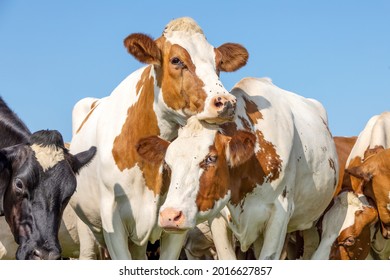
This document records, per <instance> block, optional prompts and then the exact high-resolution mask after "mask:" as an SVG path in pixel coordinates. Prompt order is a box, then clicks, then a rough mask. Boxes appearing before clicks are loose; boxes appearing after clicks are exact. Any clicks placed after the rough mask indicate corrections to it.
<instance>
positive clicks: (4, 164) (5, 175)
mask: <svg viewBox="0 0 390 280" xmlns="http://www.w3.org/2000/svg"><path fill="white" fill-rule="evenodd" d="M9 177H10V171H9V161H8V158H7V157H6V155H5V154H4V153H3V152H2V151H0V216H4V194H5V191H6V189H7V187H8V182H9Z"/></svg>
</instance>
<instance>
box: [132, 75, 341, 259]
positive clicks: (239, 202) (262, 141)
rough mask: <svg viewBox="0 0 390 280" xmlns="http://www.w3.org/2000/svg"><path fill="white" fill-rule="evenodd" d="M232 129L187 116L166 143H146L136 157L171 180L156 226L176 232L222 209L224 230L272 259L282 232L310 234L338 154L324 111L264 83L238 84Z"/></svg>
mask: <svg viewBox="0 0 390 280" xmlns="http://www.w3.org/2000/svg"><path fill="white" fill-rule="evenodd" d="M231 93H232V94H233V95H234V96H236V98H237V117H236V119H235V122H234V123H229V124H225V125H222V126H215V125H210V124H207V123H206V122H204V121H201V120H199V119H197V118H196V117H193V118H191V119H189V121H188V123H187V125H186V126H185V127H184V128H183V129H181V131H180V132H179V135H178V138H176V139H175V140H174V141H173V142H172V143H170V144H169V143H167V142H166V141H164V140H162V139H159V138H157V137H149V138H146V139H144V140H142V141H141V142H140V143H139V148H138V152H139V154H140V155H141V156H142V157H144V158H145V159H148V160H153V159H156V158H159V159H162V158H163V156H164V153H165V151H166V154H165V162H164V166H165V169H166V173H167V174H168V175H170V178H171V180H170V186H169V190H168V194H167V198H166V201H165V202H164V204H163V205H162V207H161V208H160V217H159V225H160V226H161V227H162V228H164V229H165V230H166V231H172V232H183V231H186V230H188V229H191V228H193V227H194V226H195V225H196V224H198V223H200V222H202V221H204V220H207V219H211V218H212V217H213V216H215V215H216V214H218V213H219V211H220V210H221V209H222V208H223V207H224V206H227V207H228V209H229V211H230V215H231V216H230V217H225V218H226V221H227V222H228V224H229V227H230V229H231V230H232V231H233V232H234V235H235V236H236V237H237V239H238V241H239V242H240V244H241V249H242V251H246V250H247V249H248V248H249V247H250V246H251V245H252V244H253V246H254V252H255V255H256V257H258V258H260V259H279V258H280V255H281V251H282V249H283V244H284V241H285V238H286V234H287V233H288V232H293V231H297V230H305V229H309V228H311V227H312V226H313V223H314V222H315V221H316V220H317V219H318V218H319V217H320V215H321V214H322V213H323V211H324V210H325V208H326V207H327V206H328V204H329V202H330V201H331V200H332V197H333V193H334V190H335V188H336V186H337V181H338V161H337V154H336V149H335V145H334V141H333V139H332V136H331V133H330V131H329V129H328V122H327V116H326V111H325V109H324V108H323V107H322V105H321V104H320V103H319V102H318V101H315V100H312V99H306V98H303V97H301V96H298V95H296V94H294V93H291V92H288V91H285V90H282V89H280V88H278V87H276V86H275V85H273V84H272V82H271V81H270V80H269V79H256V78H245V79H243V80H241V81H240V82H239V83H237V84H236V85H235V87H234V88H233V90H232V91H231Z"/></svg>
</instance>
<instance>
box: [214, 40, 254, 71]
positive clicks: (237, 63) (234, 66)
mask: <svg viewBox="0 0 390 280" xmlns="http://www.w3.org/2000/svg"><path fill="white" fill-rule="evenodd" d="M217 50H218V51H219V52H220V53H221V55H222V58H221V63H220V65H219V66H218V69H219V70H220V71H223V72H233V71H236V70H238V69H240V68H241V67H242V66H244V65H245V64H246V63H247V61H248V57H249V54H248V51H247V50H246V49H245V48H244V47H243V46H241V45H240V44H235V43H226V44H223V45H222V46H219V47H218V48H217Z"/></svg>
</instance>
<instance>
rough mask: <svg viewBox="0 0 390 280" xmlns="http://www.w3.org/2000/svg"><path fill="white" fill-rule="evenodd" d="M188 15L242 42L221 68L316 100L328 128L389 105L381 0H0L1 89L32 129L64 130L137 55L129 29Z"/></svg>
mask: <svg viewBox="0 0 390 280" xmlns="http://www.w3.org/2000/svg"><path fill="white" fill-rule="evenodd" d="M182 16H190V17H192V18H194V19H195V20H196V21H197V22H198V23H199V25H200V26H201V27H202V29H203V31H204V32H205V34H206V37H207V38H208V40H209V42H210V43H211V44H212V45H214V46H219V45H221V44H223V43H225V42H237V43H241V44H243V45H244V46H245V47H246V48H247V49H248V51H249V54H250V57H249V62H248V64H247V65H246V66H245V67H244V68H242V69H240V70H239V71H237V72H234V73H223V74H222V75H221V80H222V82H223V83H224V85H225V87H226V88H227V89H231V87H232V86H233V85H234V84H235V83H236V82H238V81H239V80H240V79H241V78H243V77H248V76H252V77H264V76H267V77H270V78H271V79H272V80H273V82H274V84H276V85H277V86H279V87H281V88H283V89H286V90H289V91H293V92H295V93H298V94H300V95H303V96H305V97H310V98H315V99H317V100H319V101H320V102H322V103H323V105H324V106H325V108H326V110H327V112H328V117H329V123H330V129H331V131H332V133H333V135H339V136H342V135H343V136H344V135H345V136H348V135H357V134H358V133H359V132H360V131H361V130H362V129H363V127H364V125H365V124H366V122H367V121H368V119H369V118H370V117H371V116H373V115H376V114H379V113H381V112H383V111H386V110H390V1H385V0H382V1H381V0H378V1H376V0H373V1H360V0H346V1H341V0H327V1H322V0H320V1H309V0H304V1H293V0H291V1H287V0H285V1H282V0H276V1H275V0H273V1H262V0H257V1H255V0H254V1H249V0H241V1H211V0H207V1H205V0H197V1H182V0H178V1H177V0H175V1H154V0H149V1H92V0H84V1H76V0H66V1H50V0H34V1H27V0H25V1H21V0H0V95H1V96H2V97H3V98H4V99H5V101H6V102H7V103H8V105H9V106H10V107H11V108H12V109H13V110H14V111H15V112H16V113H17V114H18V115H19V116H20V118H21V119H22V120H23V121H24V122H25V123H26V124H27V126H28V127H29V128H30V129H31V131H36V130H40V129H57V130H59V131H60V132H61V133H62V134H63V136H64V139H65V141H70V140H71V112H72V108H73V105H74V104H75V103H76V102H77V101H78V100H80V99H82V98H84V97H87V96H94V97H103V96H107V95H109V94H110V93H111V91H112V90H113V89H114V88H115V87H116V86H117V85H118V84H119V83H120V82H121V81H122V80H123V79H124V78H125V77H126V76H127V75H129V74H130V73H131V72H133V71H134V70H136V69H138V68H139V67H141V66H142V65H141V64H140V63H138V62H137V61H136V60H135V59H134V58H133V57H132V56H130V55H129V54H128V53H127V52H126V50H125V48H124V47H123V39H124V38H125V37H126V36H127V35H129V34H131V33H135V32H142V33H146V34H149V35H151V36H152V37H154V38H157V37H159V36H160V35H161V32H162V30H163V28H164V26H165V25H166V24H167V23H168V22H169V21H170V20H171V19H173V18H177V17H182Z"/></svg>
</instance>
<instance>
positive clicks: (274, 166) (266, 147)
mask: <svg viewBox="0 0 390 280" xmlns="http://www.w3.org/2000/svg"><path fill="white" fill-rule="evenodd" d="M256 135H257V141H258V143H259V146H260V150H259V151H258V152H257V153H256V157H257V160H258V161H259V163H260V165H261V167H262V169H263V171H264V175H265V177H266V178H267V182H272V181H274V180H276V179H278V178H279V175H280V171H281V169H282V160H281V159H280V156H279V155H278V153H277V152H276V149H275V146H274V144H272V143H271V142H269V141H267V140H265V139H264V135H263V133H262V132H261V131H259V130H257V131H256Z"/></svg>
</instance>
